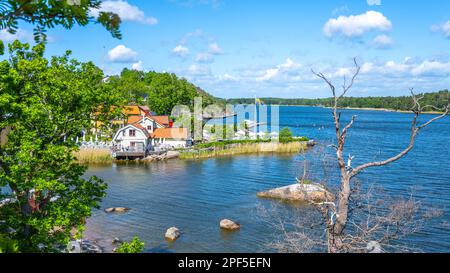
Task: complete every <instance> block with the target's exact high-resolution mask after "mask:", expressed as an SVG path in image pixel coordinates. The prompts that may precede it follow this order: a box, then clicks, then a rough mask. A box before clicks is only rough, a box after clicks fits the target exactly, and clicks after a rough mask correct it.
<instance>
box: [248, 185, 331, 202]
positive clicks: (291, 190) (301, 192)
mask: <svg viewBox="0 0 450 273" xmlns="http://www.w3.org/2000/svg"><path fill="white" fill-rule="evenodd" d="M257 196H258V197H260V198H273V199H280V200H283V201H294V202H326V201H330V202H332V201H334V200H335V196H334V195H333V194H332V193H331V192H329V191H328V190H326V189H325V188H324V187H323V186H321V185H318V184H300V183H296V184H293V185H289V186H286V187H281V188H276V189H272V190H268V191H263V192H259V193H258V194H257Z"/></svg>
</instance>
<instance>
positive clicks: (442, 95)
mask: <svg viewBox="0 0 450 273" xmlns="http://www.w3.org/2000/svg"><path fill="white" fill-rule="evenodd" d="M422 95H423V96H424V98H423V99H422V100H421V104H422V105H433V106H435V107H437V108H439V109H443V108H444V107H445V106H446V105H447V104H448V103H449V102H450V92H449V91H448V90H442V91H439V92H434V93H425V94H422ZM418 96H421V95H418ZM262 100H263V101H264V102H265V103H267V104H275V105H305V106H319V105H320V106H327V107H331V106H332V105H333V99H331V98H326V99H281V98H263V99H262ZM254 101H255V100H254V99H230V100H227V103H231V104H252V103H254ZM339 106H340V107H352V108H376V109H390V110H401V111H409V110H410V109H411V107H412V106H413V104H412V99H411V97H410V96H403V97H365V98H356V97H344V98H342V99H341V100H340V101H339Z"/></svg>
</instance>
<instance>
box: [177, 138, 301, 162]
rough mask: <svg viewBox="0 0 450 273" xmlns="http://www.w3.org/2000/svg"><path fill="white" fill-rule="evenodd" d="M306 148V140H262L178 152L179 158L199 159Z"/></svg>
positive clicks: (297, 151)
mask: <svg viewBox="0 0 450 273" xmlns="http://www.w3.org/2000/svg"><path fill="white" fill-rule="evenodd" d="M307 148H308V145H307V142H306V141H297V142H289V143H277V142H267V143H265V142H263V143H243V144H231V145H226V146H217V147H212V148H209V149H193V150H189V151H184V152H181V153H180V159H201V158H211V157H220V156H232V155H242V154H267V153H277V154H289V153H299V152H303V151H305V150H306V149H307Z"/></svg>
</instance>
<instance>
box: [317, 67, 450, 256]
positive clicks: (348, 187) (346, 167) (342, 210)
mask: <svg viewBox="0 0 450 273" xmlns="http://www.w3.org/2000/svg"><path fill="white" fill-rule="evenodd" d="M354 66H355V71H354V73H353V76H352V77H351V80H350V82H349V83H347V79H346V78H345V77H344V84H343V85H342V92H341V93H340V94H338V91H337V88H336V87H335V85H334V84H333V83H332V82H331V81H330V80H329V79H328V78H327V77H326V76H325V75H324V74H323V73H316V72H315V71H314V70H312V72H313V73H314V74H315V75H316V76H317V77H319V78H320V79H322V80H323V81H325V83H327V85H328V86H329V88H330V89H331V91H332V94H333V99H334V103H333V107H332V108H333V120H334V125H335V130H336V140H337V145H333V148H334V149H335V151H336V157H337V163H338V167H339V171H340V190H339V193H338V199H337V201H336V202H324V203H321V204H317V205H319V206H320V209H321V211H322V212H323V215H324V219H325V224H326V230H327V245H328V252H332V253H336V252H346V251H351V249H350V246H351V245H354V242H351V240H350V241H349V237H348V236H346V234H345V229H346V228H347V227H348V225H349V224H350V223H349V221H350V219H349V203H350V200H351V196H352V182H353V181H354V179H355V178H356V176H357V175H358V174H360V173H361V172H363V171H364V170H366V169H368V168H372V167H378V166H384V165H387V164H390V163H392V162H395V161H397V160H399V159H401V158H402V157H404V156H405V155H406V154H408V153H409V152H410V151H411V150H412V149H413V147H414V143H415V140H416V137H417V135H418V134H419V132H420V131H421V130H422V129H423V128H425V127H427V126H428V125H430V124H431V123H433V122H435V121H437V120H439V119H442V118H444V117H445V116H447V115H448V114H449V109H450V104H449V105H447V106H446V107H445V109H443V113H442V114H441V115H438V116H435V117H433V118H431V119H429V120H428V121H426V122H424V123H422V124H419V121H418V118H419V116H420V115H421V114H422V113H423V111H425V110H427V109H433V110H436V108H435V107H433V106H430V105H426V106H422V105H421V103H420V100H421V99H422V98H423V97H418V96H416V94H415V93H414V92H413V90H412V89H411V90H410V91H411V95H412V100H413V107H412V109H411V111H412V113H413V114H414V116H413V118H412V122H411V135H410V141H409V145H408V146H407V147H406V148H405V149H404V150H403V151H401V152H399V153H398V154H397V155H395V156H392V157H391V158H388V159H386V160H383V161H374V162H369V163H366V164H362V165H360V166H357V167H353V166H352V160H353V159H354V156H351V155H349V156H348V159H347V161H346V160H345V158H344V147H345V142H346V138H347V133H348V131H349V130H350V128H351V127H352V126H353V124H354V122H355V121H356V118H357V117H356V116H353V117H352V118H351V120H350V122H349V123H347V124H346V125H345V126H343V125H342V124H341V114H342V112H340V111H339V108H340V107H339V102H340V100H341V99H342V98H343V97H344V96H345V95H346V94H347V93H348V91H349V90H350V89H351V88H352V87H353V85H354V83H355V80H356V78H357V76H358V75H359V73H360V71H361V67H360V66H359V65H358V62H357V60H356V58H355V59H354ZM412 204H413V203H411V202H407V203H404V204H403V205H402V206H399V207H393V208H392V211H391V213H392V215H391V217H389V219H385V221H384V222H385V223H384V224H379V225H377V227H376V228H375V230H377V229H378V228H381V227H382V226H386V225H387V224H389V225H391V224H393V225H394V226H395V225H399V224H401V223H399V222H398V221H397V220H396V219H398V220H399V219H404V218H405V216H406V218H408V217H409V215H402V217H399V216H400V215H399V214H402V213H403V214H405V213H406V214H408V212H409V213H412V212H414V211H415V209H414V208H415V206H414V205H412ZM405 211H406V212H405ZM379 220H381V219H379ZM396 221H397V222H396ZM381 222H382V221H381ZM352 224H353V223H352ZM372 228H373V227H372ZM364 232H365V233H366V234H365V236H363V237H365V238H366V237H367V236H366V235H370V234H372V233H373V232H369V233H368V231H364ZM388 237H389V238H392V237H393V236H388ZM358 238H359V239H360V238H361V236H359V237H358ZM389 238H385V239H384V240H388V239H389Z"/></svg>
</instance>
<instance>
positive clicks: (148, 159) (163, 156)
mask: <svg viewBox="0 0 450 273" xmlns="http://www.w3.org/2000/svg"><path fill="white" fill-rule="evenodd" d="M178 157H180V153H179V152H177V151H168V152H166V153H164V154H153V155H149V156H147V157H146V158H144V159H142V161H143V162H152V161H164V160H169V159H175V158H178Z"/></svg>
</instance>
